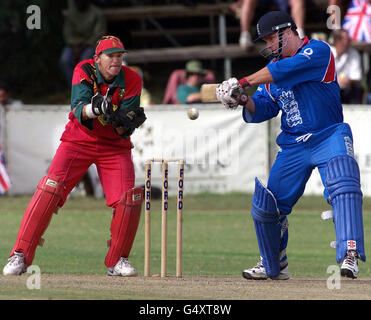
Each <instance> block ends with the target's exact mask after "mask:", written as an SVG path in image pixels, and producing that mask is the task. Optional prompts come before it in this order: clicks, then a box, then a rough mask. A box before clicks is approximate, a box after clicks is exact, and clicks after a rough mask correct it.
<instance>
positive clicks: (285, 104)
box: [278, 90, 303, 128]
mask: <svg viewBox="0 0 371 320" xmlns="http://www.w3.org/2000/svg"><path fill="white" fill-rule="evenodd" d="M278 100H279V101H280V102H281V104H282V105H281V109H282V110H283V111H284V112H285V113H286V123H287V125H288V126H289V127H290V128H292V127H295V126H297V125H298V124H302V123H303V119H302V118H301V115H300V111H299V105H298V103H297V101H296V100H295V96H294V92H292V91H291V90H289V91H282V93H281V94H280V96H279V97H278Z"/></svg>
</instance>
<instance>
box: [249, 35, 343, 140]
mask: <svg viewBox="0 0 371 320" xmlns="http://www.w3.org/2000/svg"><path fill="white" fill-rule="evenodd" d="M267 68H268V70H269V72H270V73H271V75H272V77H273V80H274V83H271V84H263V85H260V86H259V87H258V88H257V90H256V92H255V94H254V95H253V96H252V99H253V100H254V102H255V113H254V114H251V113H250V112H249V111H248V110H247V109H246V108H243V119H244V120H245V121H246V122H249V123H259V122H263V121H265V120H269V119H271V118H273V117H276V116H277V115H278V113H279V111H280V110H281V111H282V115H281V130H282V132H281V133H280V135H279V136H278V137H277V144H278V145H283V144H292V143H296V140H295V139H297V138H298V137H299V136H303V135H306V134H310V133H312V134H313V133H315V132H318V131H321V130H323V129H325V128H328V127H330V126H332V125H334V124H337V123H342V122H343V110H342V105H341V101H340V88H339V85H338V83H337V78H336V71H335V59H334V56H333V55H332V53H331V49H330V46H329V45H328V44H327V43H326V42H323V41H319V40H310V41H309V40H308V38H305V39H304V40H303V44H302V45H301V47H300V48H299V49H298V50H297V52H296V54H295V55H294V56H292V57H288V58H285V59H282V60H272V61H271V62H270V63H269V64H268V65H267Z"/></svg>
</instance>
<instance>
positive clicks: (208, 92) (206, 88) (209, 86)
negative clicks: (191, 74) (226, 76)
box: [201, 83, 219, 102]
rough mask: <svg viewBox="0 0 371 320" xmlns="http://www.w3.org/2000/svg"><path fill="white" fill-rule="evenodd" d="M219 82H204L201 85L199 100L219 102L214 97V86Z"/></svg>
mask: <svg viewBox="0 0 371 320" xmlns="http://www.w3.org/2000/svg"><path fill="white" fill-rule="evenodd" d="M218 85H219V83H205V84H203V85H202V86H201V101H202V102H219V100H218V99H217V98H216V88H217V87H218Z"/></svg>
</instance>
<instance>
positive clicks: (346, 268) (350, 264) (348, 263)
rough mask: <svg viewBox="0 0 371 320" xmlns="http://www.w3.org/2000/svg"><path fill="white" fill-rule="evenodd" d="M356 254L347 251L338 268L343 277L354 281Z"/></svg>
mask: <svg viewBox="0 0 371 320" xmlns="http://www.w3.org/2000/svg"><path fill="white" fill-rule="evenodd" d="M357 259H358V254H357V252H355V251H354V250H348V252H347V255H346V256H345V258H344V260H343V264H342V265H341V268H340V273H341V275H342V276H343V277H347V278H352V279H355V278H357V276H358V272H359V269H358V261H357Z"/></svg>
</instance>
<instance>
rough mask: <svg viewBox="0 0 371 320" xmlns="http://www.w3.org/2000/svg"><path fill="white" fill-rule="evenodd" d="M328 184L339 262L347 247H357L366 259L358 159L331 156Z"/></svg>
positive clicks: (357, 250)
mask: <svg viewBox="0 0 371 320" xmlns="http://www.w3.org/2000/svg"><path fill="white" fill-rule="evenodd" d="M325 186H326V189H327V191H328V193H329V196H330V197H329V200H330V202H331V206H332V211H333V212H334V223H335V233H336V261H337V262H338V263H340V262H341V261H342V260H343V259H344V257H345V255H346V253H347V251H348V250H355V251H356V252H357V253H358V255H359V256H360V258H361V259H362V260H363V261H366V255H365V250H364V236H363V218H362V201H363V200H362V198H363V195H362V191H361V182H360V173H359V168H358V164H357V161H356V160H355V159H354V158H352V157H350V156H339V157H335V158H332V159H331V160H330V161H329V162H328V163H327V167H326V180H325Z"/></svg>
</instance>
